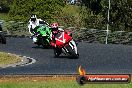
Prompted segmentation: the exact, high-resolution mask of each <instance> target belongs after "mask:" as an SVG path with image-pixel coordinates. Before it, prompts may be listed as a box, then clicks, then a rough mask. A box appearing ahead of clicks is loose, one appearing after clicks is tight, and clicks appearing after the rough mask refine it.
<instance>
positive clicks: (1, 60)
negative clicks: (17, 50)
mask: <svg viewBox="0 0 132 88" xmlns="http://www.w3.org/2000/svg"><path fill="white" fill-rule="evenodd" d="M16 62H20V57H18V56H16V55H13V54H7V53H4V52H0V65H7V64H13V63H16Z"/></svg>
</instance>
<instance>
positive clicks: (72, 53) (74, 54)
mask: <svg viewBox="0 0 132 88" xmlns="http://www.w3.org/2000/svg"><path fill="white" fill-rule="evenodd" d="M66 48H67V50H68V51H69V54H70V55H71V58H74V59H78V58H79V53H77V54H76V53H75V51H74V50H73V49H72V48H71V47H70V46H69V45H68V46H66Z"/></svg>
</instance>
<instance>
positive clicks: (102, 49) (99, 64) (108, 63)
mask: <svg viewBox="0 0 132 88" xmlns="http://www.w3.org/2000/svg"><path fill="white" fill-rule="evenodd" d="M34 46H35V45H34V44H32V40H31V39H29V38H7V44H6V45H3V44H0V51H4V52H8V53H15V54H18V55H23V56H29V57H32V58H34V59H36V63H34V64H31V65H26V66H18V67H8V68H0V75H11V74H15V75H16V74H77V73H78V71H77V70H78V67H79V66H80V65H81V66H82V67H84V68H85V70H86V72H87V73H103V74H104V73H132V46H127V45H112V44H108V45H105V44H92V43H91V44H90V43H82V42H80V43H79V44H78V50H79V54H80V57H79V59H69V58H67V56H64V55H62V56H61V57H60V58H54V53H53V50H52V49H42V48H34Z"/></svg>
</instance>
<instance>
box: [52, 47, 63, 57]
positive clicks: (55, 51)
mask: <svg viewBox="0 0 132 88" xmlns="http://www.w3.org/2000/svg"><path fill="white" fill-rule="evenodd" d="M61 52H62V51H61V49H58V48H54V55H55V56H54V57H55V58H57V57H59V55H60V54H61Z"/></svg>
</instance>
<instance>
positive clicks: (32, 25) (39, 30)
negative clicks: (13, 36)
mask: <svg viewBox="0 0 132 88" xmlns="http://www.w3.org/2000/svg"><path fill="white" fill-rule="evenodd" d="M28 28H29V33H30V34H31V36H32V39H33V43H35V44H37V45H38V46H39V45H42V46H43V47H45V46H49V45H50V34H51V29H50V27H49V26H48V23H47V22H45V21H43V20H41V19H37V17H36V15H32V16H31V19H30V20H29V25H28Z"/></svg>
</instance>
